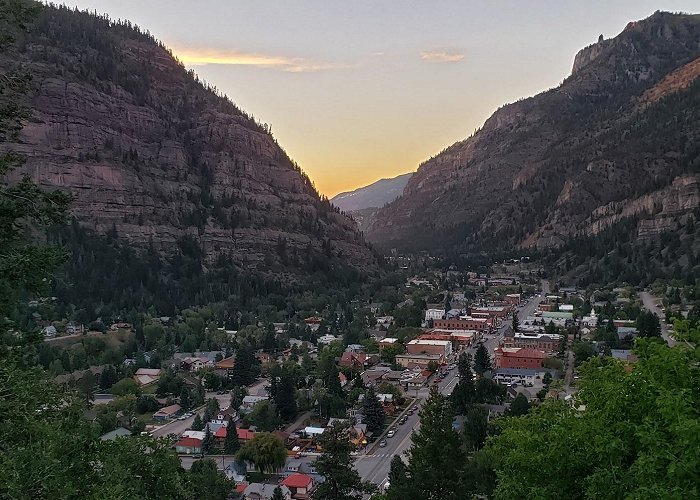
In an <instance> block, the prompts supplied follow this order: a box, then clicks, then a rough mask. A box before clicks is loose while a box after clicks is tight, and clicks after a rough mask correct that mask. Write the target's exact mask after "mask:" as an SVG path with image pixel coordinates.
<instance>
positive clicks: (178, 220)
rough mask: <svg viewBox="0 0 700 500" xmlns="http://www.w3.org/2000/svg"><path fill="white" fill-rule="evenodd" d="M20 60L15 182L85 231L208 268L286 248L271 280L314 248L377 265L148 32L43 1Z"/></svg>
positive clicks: (259, 264)
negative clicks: (29, 86)
mask: <svg viewBox="0 0 700 500" xmlns="http://www.w3.org/2000/svg"><path fill="white" fill-rule="evenodd" d="M17 61H19V62H21V63H22V64H24V65H26V67H27V69H28V70H29V71H30V72H31V74H32V76H33V91H32V93H31V94H30V97H29V100H28V103H27V104H28V105H29V106H30V108H31V110H32V116H31V118H30V120H29V121H28V123H26V125H25V127H24V129H23V130H22V134H21V139H20V141H19V143H16V144H4V145H2V147H3V148H4V149H13V150H15V151H18V152H20V153H23V154H24V155H26V157H27V162H26V165H25V166H24V167H23V168H22V169H21V170H19V171H17V172H15V173H14V174H13V175H14V176H19V175H23V174H25V173H26V174H29V175H30V176H31V177H32V178H33V180H34V181H35V182H37V183H38V184H40V185H43V186H47V187H55V188H60V189H63V190H66V191H69V192H71V193H72V194H73V195H74V202H73V205H72V214H73V216H74V217H76V218H77V219H78V220H79V221H80V223H81V224H83V225H85V226H87V227H89V228H92V229H95V230H96V231H97V232H98V233H102V234H104V233H106V232H110V231H111V232H114V231H116V234H117V235H118V236H119V238H120V239H122V240H124V241H127V242H129V243H130V244H131V245H133V246H136V247H141V248H146V247H149V246H153V247H154V248H155V249H157V250H159V251H160V252H163V253H167V252H169V251H171V250H172V249H173V248H174V247H175V245H176V242H177V241H179V240H180V239H182V238H183V237H184V236H190V237H192V238H193V239H194V240H195V241H196V242H197V243H198V245H199V246H200V247H201V250H202V252H203V253H204V256H205V261H207V262H211V261H213V260H214V259H215V258H216V257H217V256H219V255H222V254H225V255H227V256H229V257H230V258H231V259H232V261H233V262H234V263H235V264H237V265H238V266H240V267H241V268H244V269H259V270H263V271H268V270H269V269H270V268H271V267H272V266H273V265H275V264H279V263H280V261H281V258H280V255H279V254H281V253H284V254H285V255H284V257H285V259H284V260H285V261H286V262H287V263H286V264H285V266H284V268H282V269H278V272H280V273H283V274H284V273H290V274H294V273H295V272H297V271H295V270H294V267H295V264H294V262H296V261H299V260H302V259H303V258H306V257H308V254H309V253H313V252H318V253H323V254H325V255H326V256H327V257H329V258H330V259H331V260H337V263H338V264H339V265H349V266H351V267H353V268H355V269H356V270H360V271H366V270H371V269H374V267H375V265H376V262H375V260H374V257H373V256H372V254H371V252H370V251H369V249H368V248H367V246H366V245H365V244H364V241H363V237H362V235H361V234H360V233H359V231H358V230H357V229H356V227H355V224H354V223H353V221H352V220H350V219H349V218H347V217H345V216H344V215H341V214H340V213H339V211H338V210H337V209H335V208H334V207H332V206H331V205H330V204H329V203H328V201H327V200H325V199H321V198H320V197H319V195H318V193H317V192H316V191H315V189H314V188H313V186H312V184H311V182H310V180H309V179H308V177H307V176H306V175H305V174H304V173H303V172H302V171H301V170H300V169H299V167H298V166H297V165H296V164H294V163H293V162H292V161H291V160H290V159H289V158H288V156H287V155H286V154H285V152H284V151H283V150H282V149H281V148H280V146H279V145H278V144H277V143H276V142H275V140H274V139H273V138H272V136H271V134H270V133H269V131H268V130H267V128H266V127H265V126H263V125H259V124H257V123H256V122H255V121H254V120H252V119H251V118H250V117H248V116H247V115H245V114H244V113H243V112H241V111H240V110H239V109H238V108H236V107H235V106H234V105H233V104H232V103H231V102H230V101H228V99H226V98H224V97H222V96H221V95H220V94H218V93H217V92H216V91H215V89H212V88H209V87H207V86H205V85H203V84H202V82H200V81H199V80H198V79H197V78H196V76H195V75H194V74H193V73H191V72H188V71H186V70H185V69H184V68H183V67H182V66H181V65H180V64H179V63H178V62H177V61H176V60H175V59H174V58H173V56H172V55H171V54H170V53H169V52H168V51H167V50H166V49H165V48H164V47H163V46H162V45H160V44H159V43H157V42H156V41H155V40H153V39H152V38H151V37H150V36H147V35H145V34H143V33H141V32H139V31H137V30H135V29H133V28H132V27H131V26H130V25H123V24H117V25H114V24H111V23H109V22H108V21H106V20H104V19H101V18H96V17H94V16H91V15H88V14H85V13H77V12H71V11H69V10H67V9H65V8H61V9H55V8H50V7H47V8H45V9H43V12H42V14H41V16H40V18H39V19H38V21H37V22H36V23H35V26H34V27H33V28H32V29H31V31H30V33H29V34H28V35H27V37H26V38H25V39H24V40H22V41H21V43H20V47H19V49H18V51H17V52H16V53H13V54H8V55H7V57H6V58H5V59H4V60H0V67H1V66H8V65H10V64H12V63H14V62H17ZM280 246H282V247H284V248H283V252H281V251H279V247H280ZM276 249H277V250H276ZM287 257H289V258H287Z"/></svg>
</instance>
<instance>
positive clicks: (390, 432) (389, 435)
mask: <svg viewBox="0 0 700 500" xmlns="http://www.w3.org/2000/svg"><path fill="white" fill-rule="evenodd" d="M394 434H395V432H394V431H389V432H387V433H386V437H388V438H390V437H394Z"/></svg>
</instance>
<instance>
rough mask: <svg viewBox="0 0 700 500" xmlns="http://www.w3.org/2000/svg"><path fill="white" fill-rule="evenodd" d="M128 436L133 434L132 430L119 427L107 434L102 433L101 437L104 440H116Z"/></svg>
mask: <svg viewBox="0 0 700 500" xmlns="http://www.w3.org/2000/svg"><path fill="white" fill-rule="evenodd" d="M128 436H131V431H130V430H129V429H125V428H124V427H117V428H116V429H114V430H113V431H109V432H107V433H106V434H102V435H101V436H100V439H101V440H102V441H114V440H115V439H117V438H120V437H128Z"/></svg>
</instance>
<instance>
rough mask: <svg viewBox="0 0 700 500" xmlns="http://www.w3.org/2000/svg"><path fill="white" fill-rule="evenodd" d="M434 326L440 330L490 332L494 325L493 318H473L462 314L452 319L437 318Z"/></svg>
mask: <svg viewBox="0 0 700 500" xmlns="http://www.w3.org/2000/svg"><path fill="white" fill-rule="evenodd" d="M433 327H434V328H437V329H440V330H476V331H477V332H480V333H488V332H490V331H491V328H492V327H493V319H491V318H473V317H471V316H460V317H459V318H452V319H436V320H434V321H433Z"/></svg>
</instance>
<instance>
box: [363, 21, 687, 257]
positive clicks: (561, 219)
mask: <svg viewBox="0 0 700 500" xmlns="http://www.w3.org/2000/svg"><path fill="white" fill-rule="evenodd" d="M699 75H700V16H698V15H685V14H670V13H664V12H656V13H655V14H653V15H652V16H650V17H649V18H647V19H644V20H642V21H638V22H631V23H629V24H628V25H627V27H626V28H625V29H624V30H623V31H622V32H621V33H620V34H619V35H618V36H616V37H615V38H613V39H608V40H602V39H601V40H599V42H598V43H595V44H593V45H591V46H589V47H587V48H585V49H583V50H582V51H581V52H579V54H577V55H576V57H575V63H574V67H573V71H572V74H571V75H570V76H569V77H567V78H566V79H565V80H564V81H563V82H562V84H561V85H559V86H558V87H556V88H553V89H550V90H547V91H545V92H542V93H541V94H538V95H536V96H534V97H530V98H527V99H522V100H520V101H518V102H515V103H512V104H509V105H507V106H503V107H502V108H500V109H498V110H497V111H496V112H495V113H494V114H493V115H492V116H491V117H490V118H489V119H488V120H487V121H486V122H485V123H484V125H483V127H482V128H481V129H479V130H478V131H477V132H476V133H475V134H474V135H472V136H471V137H469V138H468V139H466V140H463V141H461V142H458V143H456V144H453V145H452V146H450V147H448V148H447V149H445V150H444V151H443V152H441V153H440V154H438V155H436V156H435V157H433V158H431V159H429V160H427V161H426V162H424V163H423V164H421V165H420V167H419V168H418V171H417V172H416V174H415V175H413V177H411V179H410V181H409V182H408V184H407V186H406V188H405V190H404V193H403V195H402V196H401V197H399V198H398V199H397V200H395V201H394V202H392V203H391V204H389V205H388V206H387V207H385V208H383V209H381V210H379V211H378V212H377V213H376V214H375V217H374V220H373V222H372V224H371V225H370V227H369V228H368V231H367V236H368V239H370V240H371V241H374V242H376V243H378V244H379V245H381V246H384V247H399V248H401V249H404V250H423V249H428V250H431V251H434V252H447V253H450V252H456V253H467V254H468V253H470V252H480V251H486V250H488V251H490V252H496V251H500V250H502V251H506V252H512V251H518V252H522V251H523V250H529V251H533V250H534V251H539V252H548V251H550V250H551V249H561V248H564V247H566V246H567V245H571V243H572V242H574V241H575V242H579V243H580V242H581V241H583V240H584V239H586V238H588V239H595V238H597V237H599V236H600V237H603V235H604V233H606V231H613V233H611V234H614V231H615V228H616V227H623V226H624V228H625V229H624V230H625V231H626V232H625V237H626V238H628V237H629V238H631V240H630V241H632V242H644V241H655V240H656V239H659V238H661V237H663V235H664V234H666V232H668V231H672V230H677V229H679V228H682V227H686V226H688V227H690V226H689V225H690V224H692V223H693V221H694V220H695V218H696V217H697V215H698V213H697V212H698V206H699V205H700V174H699V172H700V146H699V144H700V142H699V140H700V82H699V81H698V76H699ZM621 224H622V226H620V225H621ZM628 226H629V227H628ZM628 229H629V231H627V230H628ZM628 233H629V234H628ZM687 233H688V234H690V235H693V238H692V240H691V241H688V242H686V243H683V242H681V243H682V244H683V245H686V244H687V245H689V246H694V245H695V243H696V242H695V240H696V238H694V234H695V233H694V231H693V230H691V229H688V230H687ZM698 243H700V242H698ZM592 246H595V245H592ZM661 248H662V249H663V248H665V247H663V246H662V247H661ZM610 250H611V248H610V247H609V248H607V250H606V251H610ZM601 251H602V249H601ZM664 253H665V251H664ZM691 253H693V252H691ZM603 254H605V251H603ZM601 258H602V257H601ZM620 258H621V259H622V261H623V262H627V261H628V260H629V259H630V258H631V257H630V256H629V255H627V256H624V255H621V257H620ZM628 264H629V262H628ZM685 264H686V265H688V262H685ZM570 265H573V264H570Z"/></svg>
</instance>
